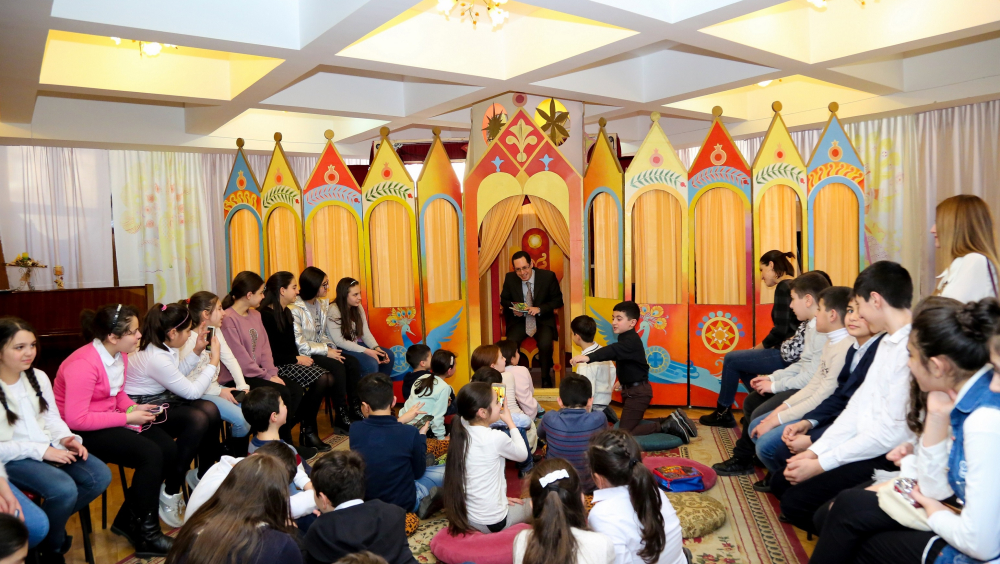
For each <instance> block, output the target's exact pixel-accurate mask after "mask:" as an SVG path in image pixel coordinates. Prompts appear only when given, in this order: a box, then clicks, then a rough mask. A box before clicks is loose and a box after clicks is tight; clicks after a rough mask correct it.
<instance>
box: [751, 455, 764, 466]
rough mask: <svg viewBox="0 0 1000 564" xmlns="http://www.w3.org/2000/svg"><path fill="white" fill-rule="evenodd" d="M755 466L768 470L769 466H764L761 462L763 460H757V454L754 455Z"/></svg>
mask: <svg viewBox="0 0 1000 564" xmlns="http://www.w3.org/2000/svg"><path fill="white" fill-rule="evenodd" d="M753 465H754V466H756V467H757V468H767V466H764V462H763V461H761V459H759V458H757V455H756V454H755V455H753Z"/></svg>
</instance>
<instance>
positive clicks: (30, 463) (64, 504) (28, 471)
mask: <svg viewBox="0 0 1000 564" xmlns="http://www.w3.org/2000/svg"><path fill="white" fill-rule="evenodd" d="M5 466H6V468H7V475H8V476H9V479H10V482H11V483H12V484H15V485H16V486H17V487H19V488H22V489H24V490H25V491H29V492H32V493H35V494H38V495H40V496H41V497H42V498H43V501H42V511H44V512H45V515H46V516H47V517H48V518H49V534H48V536H46V537H45V548H46V549H48V550H50V551H57V550H59V549H60V548H62V545H63V541H64V540H65V539H66V521H67V520H69V518H70V516H71V515H73V514H74V513H76V512H77V511H80V510H81V509H83V508H84V507H87V506H88V505H90V502H91V501H94V499H96V498H97V497H98V496H99V495H101V492H103V491H104V490H105V489H107V487H108V484H110V483H111V471H110V470H108V466H107V465H106V464H104V463H103V462H101V460H100V459H99V458H97V457H96V456H94V455H90V456H88V457H87V460H82V459H77V461H76V462H74V463H72V464H66V465H64V466H60V467H58V468H56V467H55V466H52V465H51V464H49V463H47V462H39V461H37V460H31V459H21V460H14V461H12V462H8V463H6V464H5Z"/></svg>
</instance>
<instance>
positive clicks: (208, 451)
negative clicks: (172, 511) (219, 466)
mask: <svg viewBox="0 0 1000 564" xmlns="http://www.w3.org/2000/svg"><path fill="white" fill-rule="evenodd" d="M166 414H167V418H166V421H164V422H163V423H161V424H160V425H159V427H161V428H162V429H163V430H164V431H166V432H167V434H168V435H170V436H171V437H173V438H174V439H176V440H177V462H176V463H177V472H178V473H179V474H180V475H182V476H183V475H184V474H185V473H186V472H187V471H188V469H189V468H191V462H192V461H193V460H194V457H195V455H197V456H198V477H199V478H200V477H202V476H204V475H205V472H207V471H208V469H209V468H211V467H212V465H213V464H215V463H216V462H218V461H219V457H220V456H221V454H222V451H221V446H222V445H221V444H220V443H219V431H220V430H221V428H222V416H221V415H220V414H219V408H218V407H216V406H215V404H214V403H212V402H210V401H205V400H195V401H193V402H190V403H186V404H185V405H171V406H170V407H169V408H167V411H166ZM166 490H167V493H168V494H170V495H173V494H175V493H177V492H178V491H180V484H178V488H177V489H173V488H172V487H171V486H170V485H168V486H167V489H166Z"/></svg>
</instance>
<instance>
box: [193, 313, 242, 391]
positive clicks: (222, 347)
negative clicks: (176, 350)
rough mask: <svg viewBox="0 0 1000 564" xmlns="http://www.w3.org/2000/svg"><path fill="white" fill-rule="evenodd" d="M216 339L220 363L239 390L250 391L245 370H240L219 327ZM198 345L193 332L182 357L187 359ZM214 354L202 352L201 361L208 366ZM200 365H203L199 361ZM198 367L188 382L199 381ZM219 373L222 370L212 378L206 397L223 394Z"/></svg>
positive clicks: (238, 363)
mask: <svg viewBox="0 0 1000 564" xmlns="http://www.w3.org/2000/svg"><path fill="white" fill-rule="evenodd" d="M215 338H217V339H218V340H219V361H220V362H221V363H222V365H223V366H225V367H226V368H228V369H229V373H230V374H232V376H233V382H235V383H236V389H237V390H249V389H250V386H248V385H247V381H246V379H244V378H243V369H242V368H240V362H239V361H238V360H236V356H235V355H234V354H233V350H232V349H230V348H229V343H227V342H226V337H225V336H224V335H223V334H222V330H221V329H220V328H218V327H216V328H215ZM196 344H198V333H196V332H194V331H191V336H190V337H188V340H187V342H186V343H184V346H183V347H181V352H180V357H181V358H187V356H188V355H189V354H191V353H193V352H194V346H195V345H196ZM211 355H212V353H211V352H210V351H208V350H207V349H206V350H203V351H201V360H203V361H205V364H208V359H209V358H210V357H211ZM198 364H201V362H200V361H199V363H198ZM197 372H198V365H195V366H194V367H193V368H191V370H190V371H189V372H188V373H187V377H188V380H193V379H197V376H198V374H197ZM219 372H221V369H220V370H218V371H216V373H215V376H213V377H212V383H211V384H209V385H208V389H207V390H205V395H206V396H217V395H219V394H220V393H222V386H220V385H219Z"/></svg>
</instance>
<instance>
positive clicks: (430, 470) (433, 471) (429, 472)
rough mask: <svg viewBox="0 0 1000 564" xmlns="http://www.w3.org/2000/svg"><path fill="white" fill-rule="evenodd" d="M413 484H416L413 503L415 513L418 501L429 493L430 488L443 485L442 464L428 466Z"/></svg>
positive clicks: (418, 504) (418, 505) (418, 506)
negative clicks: (415, 499) (415, 498)
mask: <svg viewBox="0 0 1000 564" xmlns="http://www.w3.org/2000/svg"><path fill="white" fill-rule="evenodd" d="M414 484H415V485H416V486H417V503H415V504H414V505H413V512H414V513H416V512H417V509H420V501H421V500H423V499H424V498H425V497H427V495H428V494H430V493H431V488H440V487H444V464H438V465H437V466H428V467H427V469H426V470H424V475H423V476H421V477H419V478H417V479H416V480H415V481H414Z"/></svg>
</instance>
